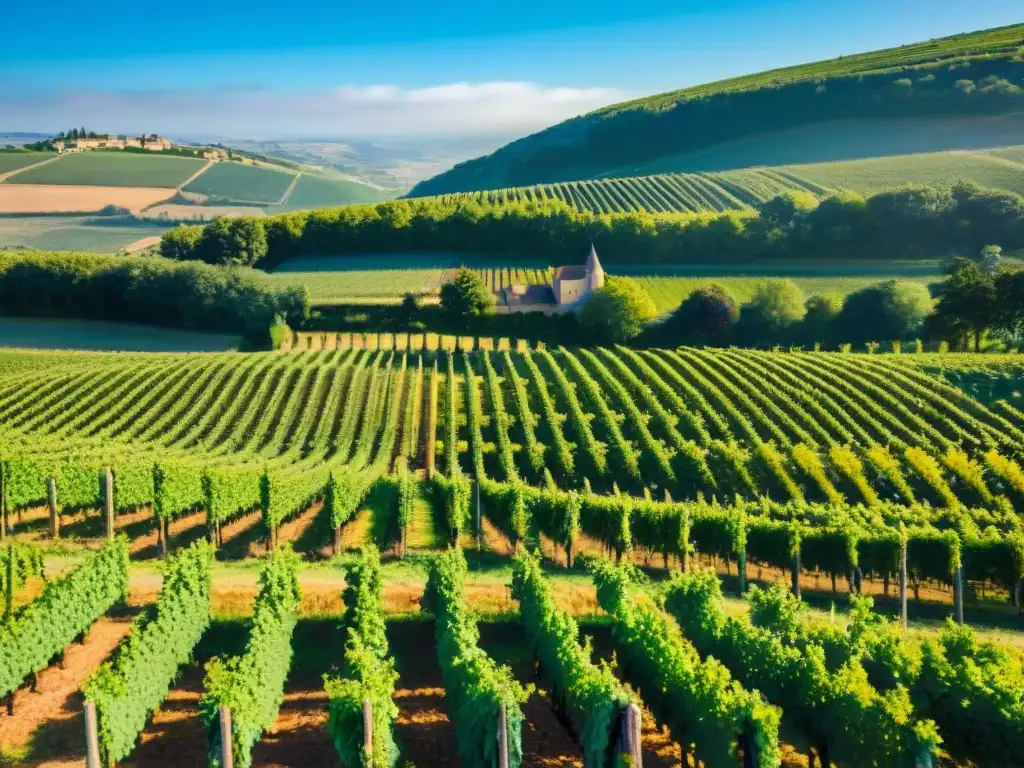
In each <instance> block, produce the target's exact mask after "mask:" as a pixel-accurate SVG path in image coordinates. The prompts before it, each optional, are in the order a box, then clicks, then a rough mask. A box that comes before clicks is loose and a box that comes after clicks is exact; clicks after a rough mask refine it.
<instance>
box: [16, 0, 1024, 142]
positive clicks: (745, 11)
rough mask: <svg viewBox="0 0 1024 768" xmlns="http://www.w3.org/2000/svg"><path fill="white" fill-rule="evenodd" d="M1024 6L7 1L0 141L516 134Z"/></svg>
mask: <svg viewBox="0 0 1024 768" xmlns="http://www.w3.org/2000/svg"><path fill="white" fill-rule="evenodd" d="M1020 5H1021V4H1020V0H977V1H976V2H971V3H967V2H963V0H761V1H760V2H755V1H754V0H717V2H714V3H709V2H706V0H705V1H704V2H692V1H691V0H675V2H668V1H664V0H646V1H645V2H642V3H630V2H623V0H615V1H611V0H593V2H589V3H585V4H584V3H566V2H553V1H552V0H544V1H542V0H517V2H513V3H490V2H486V1H485V0H473V1H472V2H464V1H463V0H459V1H458V2H451V1H450V2H447V3H443V4H441V3H425V2H422V0H419V1H418V2H411V0H392V1H391V2H377V3H373V2H369V3H367V2H361V3H358V4H355V3H343V2H338V1H337V0H292V2H289V3H281V2H273V1H271V0H245V2H243V1H242V0H208V1H207V2H206V3H202V4H180V5H177V6H175V5H173V4H157V5H152V4H143V5H139V6H132V5H131V4H129V5H127V6H120V7H116V6H115V7H116V8H117V9H116V10H111V9H110V8H111V7H109V6H103V7H97V12H96V13H95V14H92V13H89V12H85V13H83V10H82V9H83V6H82V4H81V2H79V1H78V0H76V2H71V0H51V2H49V3H47V6H46V11H45V14H43V16H44V17H45V18H41V17H40V12H39V8H38V7H36V6H33V5H31V4H28V3H25V2H24V1H23V0H16V4H15V5H14V7H11V8H5V9H4V10H3V12H2V18H3V24H4V26H5V27H7V28H8V29H15V30H17V29H22V30H28V29H32V30H36V32H35V33H33V34H20V35H5V36H4V45H3V50H2V54H0V131H5V130H7V131H15V130H26V131H31V130H39V131H51V130H57V129H58V128H65V127H67V125H68V124H71V123H79V124H80V123H83V122H84V123H86V124H88V125H90V126H96V127H97V128H98V129H101V130H117V131H119V132H121V131H135V130H143V129H146V126H149V128H148V129H150V130H160V131H162V132H166V133H172V134H173V133H196V134H200V133H209V134H218V135H228V136H230V135H237V133H238V132H239V131H242V132H243V135H245V136H252V137H257V138H267V137H272V136H302V135H317V136H324V135H374V134H380V133H387V134H410V133H440V134H445V133H458V132H460V131H461V132H474V133H487V132H494V133H499V132H502V133H508V132H513V133H515V132H526V131H530V130H535V129H537V128H541V127H543V126H545V125H548V124H551V123H553V122H557V121H558V120H561V119H564V118H566V117H569V116H572V115H574V114H579V113H581V112H585V111H588V110H590V109H593V108H595V107H598V106H601V105H603V104H607V103H612V102H614V101H617V100H620V99H622V98H628V97H633V96H640V95H645V94H650V93H657V92H660V91H664V90H669V89H674V88H680V87H684V86H687V85H693V84H696V83H701V82H707V81H711V80H716V79H719V78H722V77H729V76H733V75H738V74H743V73H747V72H755V71H759V70H763V69H768V68H772V67H778V66H784V65H787V64H796V63H801V62H805V61H813V60H817V59H822V58H830V57H833V56H836V55H839V54H849V53H855V52H859V51H865V50H872V49H876V48H880V47H887V46H892V45H899V44H901V43H907V42H915V41H918V40H923V39H928V38H931V37H937V36H941V35H946V34H952V33H955V32H961V31H969V30H975V29H981V28H986V27H992V26H1000V25H1003V24H1010V23H1014V22H1018V21H1021V20H1022V17H1024V13H1021V7H1020ZM41 43H45V44H41ZM106 123H116V125H107V124H106ZM154 123H155V124H156V125H154ZM143 124H145V125H143Z"/></svg>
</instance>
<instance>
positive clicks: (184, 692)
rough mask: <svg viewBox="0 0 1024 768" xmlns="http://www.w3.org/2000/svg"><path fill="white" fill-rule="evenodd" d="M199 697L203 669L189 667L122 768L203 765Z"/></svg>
mask: <svg viewBox="0 0 1024 768" xmlns="http://www.w3.org/2000/svg"><path fill="white" fill-rule="evenodd" d="M202 694H203V667H202V666H201V665H199V664H192V665H190V666H189V667H188V668H187V669H186V670H185V673H184V674H183V675H182V676H181V678H179V680H178V682H177V683H176V684H175V686H174V687H173V688H172V689H171V692H170V694H169V695H168V697H167V699H166V700H165V701H164V703H163V706H161V707H160V709H158V710H157V711H156V712H154V713H153V717H152V719H151V720H150V723H149V725H147V726H146V728H145V730H143V732H142V733H141V734H140V735H139V742H138V745H137V746H136V747H135V750H134V751H133V752H132V754H131V757H129V758H128V759H127V760H124V761H123V762H121V763H119V765H120V766H121V767H122V768H136V767H137V768H144V767H145V766H160V768H194V766H197V765H204V764H205V762H206V729H205V728H204V727H203V723H202V721H201V720H200V719H199V697H200V696H202Z"/></svg>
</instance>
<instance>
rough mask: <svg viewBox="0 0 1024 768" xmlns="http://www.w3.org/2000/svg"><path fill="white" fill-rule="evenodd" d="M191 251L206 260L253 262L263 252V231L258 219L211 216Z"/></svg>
mask: <svg viewBox="0 0 1024 768" xmlns="http://www.w3.org/2000/svg"><path fill="white" fill-rule="evenodd" d="M193 253H194V254H195V258H198V259H199V260H200V261H205V262H206V263H207V264H229V265H240V266H256V265H258V264H259V262H260V261H261V260H262V259H263V258H264V257H265V256H266V255H267V233H266V231H265V230H264V228H263V223H262V222H260V221H259V220H258V219H248V218H245V219H243V218H238V219H228V218H220V219H214V220H213V221H211V222H210V223H209V224H207V225H206V227H205V229H203V236H202V237H201V238H200V240H199V242H198V243H197V244H196V247H195V249H194V251H193Z"/></svg>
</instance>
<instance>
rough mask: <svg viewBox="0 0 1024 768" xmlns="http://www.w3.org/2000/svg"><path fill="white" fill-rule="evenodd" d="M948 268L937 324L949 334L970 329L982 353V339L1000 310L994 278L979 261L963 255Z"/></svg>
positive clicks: (940, 299) (978, 349)
mask: <svg viewBox="0 0 1024 768" xmlns="http://www.w3.org/2000/svg"><path fill="white" fill-rule="evenodd" d="M948 271H949V278H948V279H947V280H946V282H945V283H943V285H942V288H941V293H940V294H939V303H938V305H937V306H936V308H935V314H936V323H937V324H938V327H939V328H943V329H946V332H947V333H949V332H954V333H956V332H960V333H962V332H965V331H966V332H969V333H970V334H971V335H972V336H973V337H974V351H975V352H980V351H981V340H982V338H983V337H984V335H985V333H986V331H988V330H989V329H990V328H991V327H992V326H993V325H994V324H995V322H996V318H997V316H998V313H999V305H998V301H997V299H996V280H995V277H994V276H993V275H990V274H988V273H987V272H986V271H985V269H984V268H983V267H982V265H980V264H979V263H978V262H976V261H972V260H970V259H964V258H957V259H954V260H953V262H952V264H951V265H950V268H949V270H948ZM957 335H959V333H958V334H957Z"/></svg>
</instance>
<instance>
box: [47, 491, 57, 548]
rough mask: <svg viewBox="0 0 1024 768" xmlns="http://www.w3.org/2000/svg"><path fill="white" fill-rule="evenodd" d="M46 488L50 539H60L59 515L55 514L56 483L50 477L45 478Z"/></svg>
mask: <svg viewBox="0 0 1024 768" xmlns="http://www.w3.org/2000/svg"><path fill="white" fill-rule="evenodd" d="M46 488H47V492H48V498H49V504H50V538H51V539H59V538H60V515H59V514H57V481H56V479H54V478H52V477H48V478H46Z"/></svg>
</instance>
